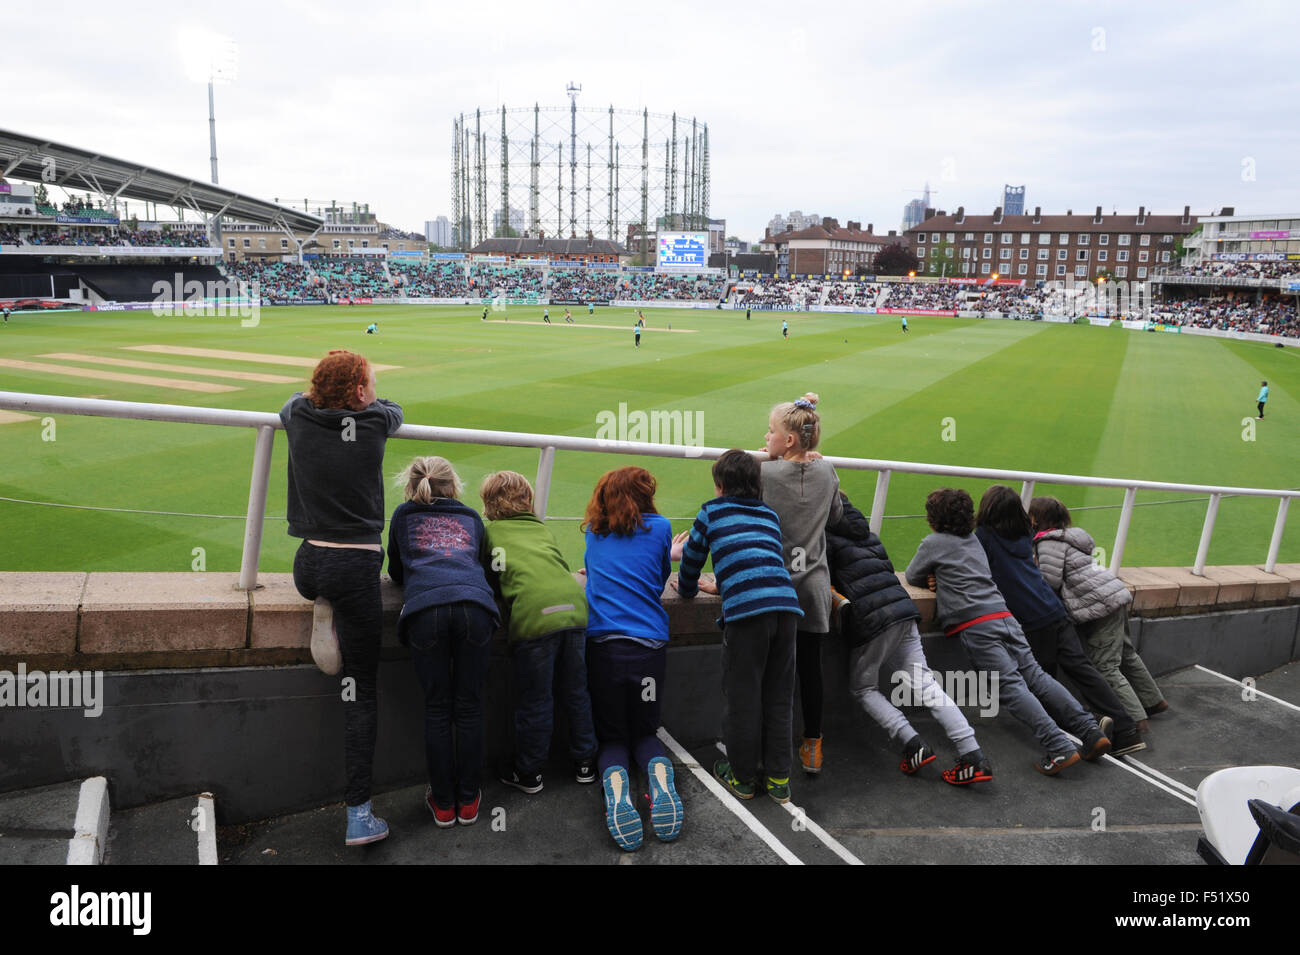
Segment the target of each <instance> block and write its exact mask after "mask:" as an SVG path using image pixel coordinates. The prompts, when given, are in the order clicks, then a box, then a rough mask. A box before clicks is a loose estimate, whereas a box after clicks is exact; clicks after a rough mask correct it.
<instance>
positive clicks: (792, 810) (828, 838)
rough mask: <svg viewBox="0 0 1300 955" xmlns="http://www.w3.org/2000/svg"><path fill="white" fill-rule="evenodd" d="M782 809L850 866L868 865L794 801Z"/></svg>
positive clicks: (719, 750)
mask: <svg viewBox="0 0 1300 955" xmlns="http://www.w3.org/2000/svg"><path fill="white" fill-rule="evenodd" d="M716 745H717V747H718V752H720V753H721V754H722V755H723V756H726V755H727V747H725V746H723V745H722V742H721V741H719V742H718V743H717V744H716ZM781 808H783V809H784V810H785V811H786V812H788V813H789V814H790V815H792V816H793V817H794V818H795V819H797V820H799V825H800V826H802V827H803V828H804V829H807V830H808V831H809V832H811V833H812V834H813V835H814V836H816V837H817V838H818V839H820V840H821V842H822V845H824V846H825V847H826V848H827V849H830V850H831V852H833V853H835V854H836V855H837V856H839V857H840V858H841V859H842V860H844V861H845V862H847V863H848V864H849V865H866V863H865V862H863V861H862V860H861V859H859V858H858V857H857V856H855V855H854V854H853V853H852V852H850V851H849V850H848V849H846V848H844V846H843V845H842V844H841V843H840V841H839V840H838V839H836V838H835V837H834V836H832V835H831V834H830V833H829V832H827V831H826V830H825V829H823V828H822V827H821V826H819V825H817V823H815V822H813V820H812V817H811V816H809V815H808V813H807V812H805V811H804V809H803V807H802V806H797V805H795V804H794V802H793V801H791V802H787V803H782V804H781Z"/></svg>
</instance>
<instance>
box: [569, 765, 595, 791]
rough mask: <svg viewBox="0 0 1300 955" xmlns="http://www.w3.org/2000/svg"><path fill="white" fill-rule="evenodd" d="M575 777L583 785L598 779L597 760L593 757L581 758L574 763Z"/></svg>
mask: <svg viewBox="0 0 1300 955" xmlns="http://www.w3.org/2000/svg"><path fill="white" fill-rule="evenodd" d="M573 778H574V779H575V780H577V781H578V782H580V783H582V784H583V785H587V784H588V783H594V782H595V781H596V762H595V760H591V759H579V760H576V761H575V762H574V764H573Z"/></svg>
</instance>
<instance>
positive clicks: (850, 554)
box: [826, 495, 921, 647]
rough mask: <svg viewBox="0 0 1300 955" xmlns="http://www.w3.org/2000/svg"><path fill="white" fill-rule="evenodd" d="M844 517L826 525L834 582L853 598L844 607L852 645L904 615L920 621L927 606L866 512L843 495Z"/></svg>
mask: <svg viewBox="0 0 1300 955" xmlns="http://www.w3.org/2000/svg"><path fill="white" fill-rule="evenodd" d="M840 499H841V501H842V502H843V504H844V516H843V518H841V519H840V520H839V521H837V522H836V523H834V524H828V525H827V526H826V552H827V558H828V560H829V561H830V567H831V583H832V584H833V585H834V587H835V589H836V590H838V591H839V592H840V593H841V594H843V595H844V596H845V597H846V598H847V599H848V601H849V603H848V605H847V606H846V607H844V608H843V609H841V610H840V632H841V633H842V634H843V636H844V642H845V643H846V644H847V645H848V646H850V647H859V646H862V645H863V644H864V643H867V642H869V641H871V640H873V639H875V638H876V637H877V636H879V635H880V634H881V633H882V632H883V631H884V630H886V629H887V628H889V627H891V626H893V625H894V624H896V623H899V622H901V621H903V620H920V619H921V611H920V610H918V609H917V608H916V604H914V603H913V602H912V598H911V597H909V596H908V595H907V591H906V590H905V589H904V587H903V585H902V584H901V583H899V580H898V577H897V576H896V575H895V573H894V565H893V564H892V563H890V561H889V555H888V554H886V553H885V545H884V544H883V543H881V541H880V538H879V537H877V536H876V535H875V534H873V533H872V532H871V525H870V524H869V523H868V522H867V519H866V518H865V517H863V516H862V513H861V512H860V511H859V510H858V509H857V508H855V507H854V506H853V505H852V504H850V503H849V499H848V498H847V497H845V496H844V495H840Z"/></svg>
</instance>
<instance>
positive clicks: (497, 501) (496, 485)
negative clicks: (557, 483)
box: [478, 471, 533, 521]
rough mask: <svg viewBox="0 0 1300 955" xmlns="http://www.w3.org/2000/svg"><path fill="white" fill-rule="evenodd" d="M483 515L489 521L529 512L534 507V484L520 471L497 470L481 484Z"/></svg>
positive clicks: (480, 495) (479, 494)
mask: <svg viewBox="0 0 1300 955" xmlns="http://www.w3.org/2000/svg"><path fill="white" fill-rule="evenodd" d="M478 496H479V497H481V498H482V499H483V516H484V517H486V518H487V519H488V520H489V521H499V520H501V518H503V517H515V516H516V515H519V514H527V513H529V512H531V511H532V509H533V486H532V485H531V484H529V483H528V478H526V477H524V476H523V475H522V474H520V473H519V472H518V471H497V472H495V473H493V474H489V475H488V476H487V477H485V478H484V479H483V483H482V484H480V485H479V489H478Z"/></svg>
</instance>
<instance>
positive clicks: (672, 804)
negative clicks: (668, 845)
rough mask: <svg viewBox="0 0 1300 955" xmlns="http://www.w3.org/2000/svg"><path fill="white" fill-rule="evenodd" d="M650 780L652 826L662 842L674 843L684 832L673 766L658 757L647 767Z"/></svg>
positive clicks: (680, 801) (669, 761)
mask: <svg viewBox="0 0 1300 955" xmlns="http://www.w3.org/2000/svg"><path fill="white" fill-rule="evenodd" d="M646 775H647V776H648V777H649V778H650V825H651V827H652V828H653V829H654V831H655V835H656V836H658V837H659V839H660V841H662V842H672V841H673V840H674V839H676V838H677V836H678V834H679V833H680V832H681V831H682V800H681V797H680V796H678V795H677V790H676V789H675V788H674V787H673V764H672V761H671V760H669V759H667V758H666V757H664V756H656V757H655V758H654V759H652V760H650V764H649V765H648V766H647V767H646Z"/></svg>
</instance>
